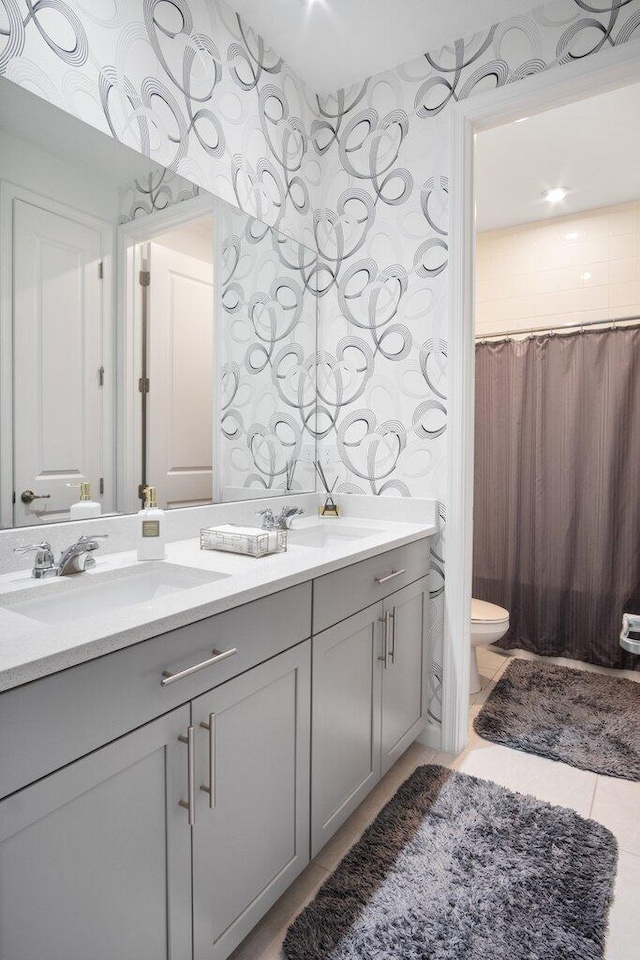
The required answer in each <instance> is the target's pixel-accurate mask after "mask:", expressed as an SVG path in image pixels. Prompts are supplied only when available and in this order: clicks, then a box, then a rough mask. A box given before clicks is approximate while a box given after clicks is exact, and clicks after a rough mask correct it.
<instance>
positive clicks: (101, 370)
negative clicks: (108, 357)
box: [98, 367, 104, 387]
mask: <svg viewBox="0 0 640 960" xmlns="http://www.w3.org/2000/svg"><path fill="white" fill-rule="evenodd" d="M98 386H99V387H104V367H99V368H98Z"/></svg>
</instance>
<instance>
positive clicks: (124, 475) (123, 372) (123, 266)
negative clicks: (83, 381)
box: [116, 194, 217, 513]
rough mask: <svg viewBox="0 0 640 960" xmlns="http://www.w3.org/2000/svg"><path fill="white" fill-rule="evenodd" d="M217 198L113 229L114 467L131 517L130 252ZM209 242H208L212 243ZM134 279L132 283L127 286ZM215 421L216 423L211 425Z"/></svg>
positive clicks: (210, 209)
mask: <svg viewBox="0 0 640 960" xmlns="http://www.w3.org/2000/svg"><path fill="white" fill-rule="evenodd" d="M216 202H217V201H216V198H215V197H213V196H212V195H211V194H204V195H203V196H198V197H192V198H190V199H189V200H184V201H182V202H181V203H175V204H172V205H171V206H170V207H167V208H166V209H165V210H158V211H156V212H154V213H151V214H149V215H148V216H145V217H141V218H140V219H139V220H132V221H130V222H129V223H123V224H120V226H119V227H118V231H117V241H116V247H117V261H118V276H119V277H121V278H122V282H121V283H120V284H119V289H118V304H117V311H118V313H117V323H116V329H117V369H118V398H117V412H116V421H117V423H118V425H119V428H120V429H119V430H118V431H117V445H118V446H117V463H118V482H117V486H118V501H117V502H118V505H119V508H120V512H121V513H135V512H136V510H138V509H139V507H140V502H139V500H138V497H137V490H138V482H139V478H140V475H141V471H140V449H139V446H138V437H139V436H140V402H139V400H140V394H139V392H138V377H139V376H140V370H141V358H140V348H139V332H140V331H139V323H140V310H139V297H138V294H139V290H140V287H139V285H138V283H136V282H135V278H136V274H137V272H138V270H139V269H140V268H139V265H138V263H137V262H136V261H137V256H136V251H135V248H136V247H137V245H138V244H140V243H143V242H145V241H148V240H152V239H153V238H154V237H156V236H158V235H159V234H161V233H166V231H167V230H170V229H171V228H172V227H178V226H181V225H182V224H184V223H188V222H189V221H191V220H197V219H198V218H199V217H202V216H205V215H207V214H212V213H214V212H215V205H216ZM212 243H213V239H212ZM132 280H133V283H132V282H131V281H132ZM214 422H215V421H214Z"/></svg>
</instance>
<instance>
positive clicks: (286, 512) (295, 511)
mask: <svg viewBox="0 0 640 960" xmlns="http://www.w3.org/2000/svg"><path fill="white" fill-rule="evenodd" d="M258 514H259V516H261V517H262V518H263V520H262V529H263V530H290V529H291V523H292V521H293V518H294V517H301V516H302V515H303V514H304V510H302V509H301V508H300V507H286V506H285V507H283V508H282V510H281V511H280V513H279V514H278V516H277V517H276V516H274V514H273V510H272V509H271V507H267V508H266V509H265V510H259V511H258Z"/></svg>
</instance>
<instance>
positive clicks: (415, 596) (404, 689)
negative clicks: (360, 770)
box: [380, 577, 429, 776]
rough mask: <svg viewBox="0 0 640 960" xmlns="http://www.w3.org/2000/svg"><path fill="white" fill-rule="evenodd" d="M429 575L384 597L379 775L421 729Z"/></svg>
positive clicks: (423, 702) (401, 752) (424, 683)
mask: <svg viewBox="0 0 640 960" xmlns="http://www.w3.org/2000/svg"><path fill="white" fill-rule="evenodd" d="M428 613H429V578H428V577H423V578H422V579H421V580H418V581H417V583H412V584H411V585H410V586H408V587H405V588H404V590H399V591H398V592H397V593H394V594H392V595H391V596H390V597H389V598H388V599H387V600H385V601H384V614H383V616H384V617H388V623H389V628H388V635H387V644H388V647H387V657H386V661H383V662H382V709H381V712H380V716H381V735H380V740H381V753H382V760H381V769H380V773H381V776H384V775H385V773H386V772H387V770H389V769H390V767H392V766H393V764H394V763H395V762H396V760H397V759H398V758H399V757H400V756H401V755H402V754H403V753H404V751H405V750H406V749H407V747H408V746H409V745H410V744H411V743H412V742H413V741H414V740H415V738H416V737H417V736H418V734H419V733H420V732H421V731H422V730H423V729H424V726H425V723H426V710H427V689H426V687H427V663H426V651H427V639H428Z"/></svg>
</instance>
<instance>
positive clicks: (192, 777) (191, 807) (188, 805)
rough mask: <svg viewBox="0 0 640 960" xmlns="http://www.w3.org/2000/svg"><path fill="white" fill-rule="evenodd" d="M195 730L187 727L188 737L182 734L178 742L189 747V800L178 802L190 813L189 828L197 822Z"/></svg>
mask: <svg viewBox="0 0 640 960" xmlns="http://www.w3.org/2000/svg"><path fill="white" fill-rule="evenodd" d="M194 735H195V728H194V727H193V726H189V727H187V735H186V737H185V736H183V734H180V736H179V737H178V740H179V741H180V743H186V745H187V799H186V800H178V804H179V805H180V806H181V807H184V808H185V810H188V811H189V826H190V827H192V826H193V825H194V824H195V822H196V804H195V799H196V754H195V750H194V746H195V743H194Z"/></svg>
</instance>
